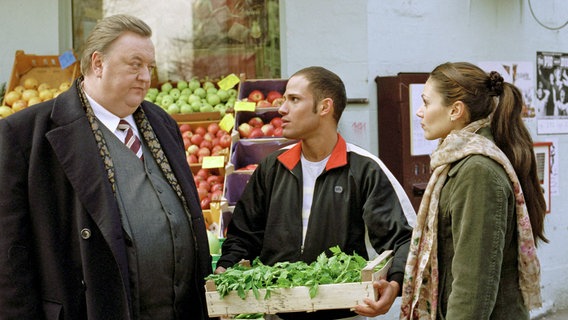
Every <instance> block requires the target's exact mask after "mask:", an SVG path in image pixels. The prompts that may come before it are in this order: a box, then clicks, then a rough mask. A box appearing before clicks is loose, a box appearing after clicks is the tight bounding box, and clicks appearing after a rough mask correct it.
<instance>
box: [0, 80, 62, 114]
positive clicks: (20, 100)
mask: <svg viewBox="0 0 568 320" xmlns="http://www.w3.org/2000/svg"><path fill="white" fill-rule="evenodd" d="M70 86H71V83H70V82H69V81H63V82H62V83H60V84H59V86H58V87H57V88H52V87H51V85H50V84H48V83H47V82H41V83H40V81H39V80H38V79H36V78H33V77H29V78H26V79H25V80H24V81H23V83H22V84H20V85H17V86H16V87H14V89H12V90H10V91H8V92H6V95H5V96H4V107H10V109H11V111H12V113H14V112H17V111H20V110H23V109H25V108H27V107H29V106H31V105H34V104H36V103H40V102H43V101H47V100H50V99H53V98H55V97H57V96H58V95H59V94H60V93H62V92H63V91H65V90H67V89H69V87H70ZM4 110H7V109H5V108H4ZM4 112H7V113H8V111H0V116H4ZM8 115H9V114H6V116H8Z"/></svg>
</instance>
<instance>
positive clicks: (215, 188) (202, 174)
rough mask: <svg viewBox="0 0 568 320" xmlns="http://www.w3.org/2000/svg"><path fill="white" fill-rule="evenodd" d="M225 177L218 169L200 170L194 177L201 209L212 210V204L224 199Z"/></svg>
mask: <svg viewBox="0 0 568 320" xmlns="http://www.w3.org/2000/svg"><path fill="white" fill-rule="evenodd" d="M224 180H225V177H224V175H223V174H221V173H220V172H219V171H218V170H216V169H203V168H201V169H199V170H197V172H196V173H195V174H194V175H193V181H194V182H195V186H196V187H197V194H198V195H199V201H200V203H201V209H203V210H208V209H210V206H211V202H214V201H221V200H222V199H223V188H224Z"/></svg>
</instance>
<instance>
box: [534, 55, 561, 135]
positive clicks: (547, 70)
mask: <svg viewBox="0 0 568 320" xmlns="http://www.w3.org/2000/svg"><path fill="white" fill-rule="evenodd" d="M536 72H537V75H536V90H535V94H534V101H533V105H534V108H535V113H536V118H537V119H538V120H539V121H538V126H537V131H538V134H560V133H568V53H559V52H537V54H536Z"/></svg>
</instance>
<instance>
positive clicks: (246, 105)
mask: <svg viewBox="0 0 568 320" xmlns="http://www.w3.org/2000/svg"><path fill="white" fill-rule="evenodd" d="M255 109H256V103H254V102H248V101H237V102H235V111H254V110H255Z"/></svg>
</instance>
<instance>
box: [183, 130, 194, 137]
mask: <svg viewBox="0 0 568 320" xmlns="http://www.w3.org/2000/svg"><path fill="white" fill-rule="evenodd" d="M181 136H182V138H188V139H189V138H191V136H193V132H192V131H185V132H183V133H182V134H181Z"/></svg>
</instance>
